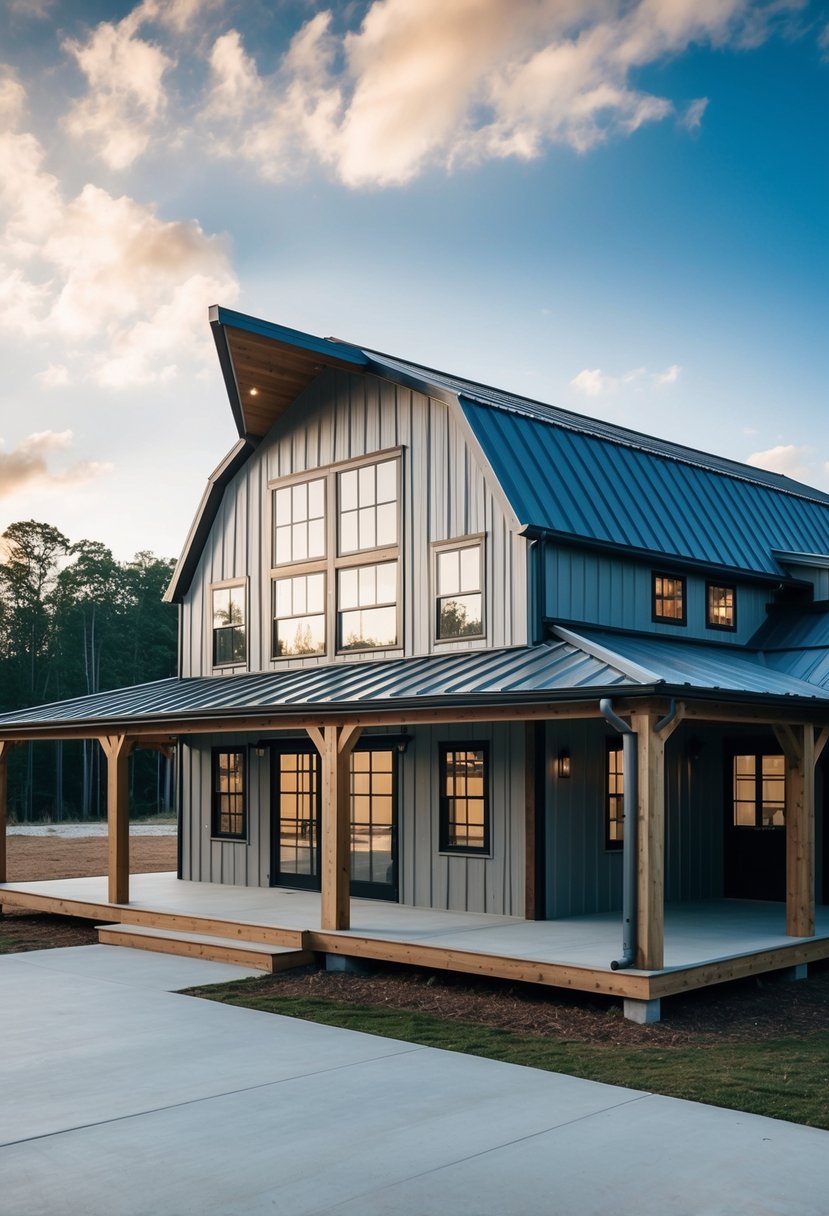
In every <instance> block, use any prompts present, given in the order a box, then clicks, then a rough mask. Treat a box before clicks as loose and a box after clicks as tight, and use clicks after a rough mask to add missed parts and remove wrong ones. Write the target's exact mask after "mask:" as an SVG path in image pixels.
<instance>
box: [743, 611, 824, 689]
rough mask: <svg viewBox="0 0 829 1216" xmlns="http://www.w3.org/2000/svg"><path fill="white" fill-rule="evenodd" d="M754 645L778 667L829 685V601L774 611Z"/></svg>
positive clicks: (790, 674) (801, 678) (800, 676)
mask: <svg viewBox="0 0 829 1216" xmlns="http://www.w3.org/2000/svg"><path fill="white" fill-rule="evenodd" d="M752 645H753V646H757V647H759V648H760V649H761V650H762V651H763V654H764V655H765V658H766V661H767V662H768V664H769V665H770V666H771V667H773V668H774V669H775V670H776V671H780V672H785V673H786V674H787V675H789V676H794V677H795V678H796V679H799V680H808V681H809V683H811V684H817V685H819V686H820V687H821V688H827V689H829V604H825V603H823V604H816V605H815V606H814V608H810V609H807V610H804V611H801V612H786V613H780V614H775V615H774V616H772V617H771V618H770V619H769V620H768V621H767V622H766V624H765V625H764V626H763V628H762V629H760V630H759V631H758V633H757V634H756V635H755V637H754V638H753V639H752Z"/></svg>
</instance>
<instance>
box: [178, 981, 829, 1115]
mask: <svg viewBox="0 0 829 1216" xmlns="http://www.w3.org/2000/svg"><path fill="white" fill-rule="evenodd" d="M256 983H257V981H256V980H253V981H242V982H241V983H237V984H233V985H222V986H218V987H214V988H205V989H202V990H200V992H199V995H200V996H205V997H209V998H210V999H211V1000H217V1001H222V1002H224V1003H226V1004H230V1005H239V1006H242V1007H245V1008H248V1009H259V1010H264V1011H265V1012H268V1013H279V1014H283V1015H286V1016H288V1017H294V1018H303V1019H305V1020H306V1021H311V1022H321V1023H323V1024H324V1025H327V1026H341V1027H343V1028H345V1029H347V1030H358V1031H363V1032H364V1033H367V1034H377V1035H383V1036H385V1037H386V1038H393V1039H402V1040H404V1041H405V1042H409V1043H419V1044H422V1045H424V1046H427V1047H440V1048H442V1049H444V1050H446V1051H460V1052H466V1053H467V1054H469V1055H477V1056H484V1057H486V1058H487V1059H491V1060H503V1061H505V1062H507V1063H509V1064H523V1065H527V1066H528V1067H531V1068H542V1069H547V1070H548V1071H551V1072H562V1073H568V1074H569V1075H571V1076H574V1077H585V1078H587V1079H588V1080H591V1081H603V1082H605V1083H606V1084H609V1085H624V1086H629V1087H630V1088H632V1089H640V1090H647V1091H649V1092H652V1093H658V1094H666V1095H668V1096H670V1097H674V1098H688V1099H691V1100H692V1101H694V1102H707V1103H710V1104H711V1105H712V1106H725V1107H729V1108H731V1109H733V1110H743V1111H748V1112H750V1113H752V1114H757V1115H768V1116H770V1117H771V1118H774V1119H788V1120H790V1121H791V1122H793V1123H804V1124H807V1125H809V1126H812V1127H822V1128H827V1129H829V1100H828V1099H827V1095H829V1030H826V1031H823V1030H822V1031H817V1032H814V1033H811V1034H808V1035H804V1036H802V1037H798V1038H786V1037H782V1036H781V1038H779V1039H776V1040H773V1041H769V1040H768V1039H766V1040H765V1041H764V1042H762V1043H757V1044H754V1043H720V1042H717V1041H716V1040H715V1039H713V1038H712V1036H707V1037H706V1039H705V1041H704V1042H700V1043H699V1044H698V1045H695V1046H693V1047H688V1046H682V1047H671V1046H667V1047H666V1046H661V1045H660V1046H656V1045H654V1044H643V1045H641V1046H635V1047H624V1048H620V1047H618V1046H612V1045H606V1046H605V1045H600V1044H594V1043H578V1042H566V1041H561V1040H553V1039H546V1038H539V1037H538V1036H534V1035H526V1034H517V1033H515V1032H513V1031H510V1030H503V1029H500V1028H496V1027H491V1026H483V1025H478V1024H472V1023H468V1022H457V1021H449V1020H444V1019H442V1018H438V1017H434V1016H432V1015H430V1014H423V1013H417V1012H411V1011H406V1010H399V1009H390V1008H387V1007H385V1006H384V1007H373V1006H369V1005H352V1004H346V1003H340V1002H336V1001H329V1000H323V999H321V998H317V997H275V996H258V995H257V994H256Z"/></svg>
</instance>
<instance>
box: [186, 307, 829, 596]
mask: <svg viewBox="0 0 829 1216" xmlns="http://www.w3.org/2000/svg"><path fill="white" fill-rule="evenodd" d="M210 322H211V326H212V328H213V333H214V337H215V340H216V345H217V349H218V352H219V359H220V363H221V366H222V371H223V374H224V378H225V384H226V386H227V390H228V396H229V399H230V404H231V409H232V411H233V415H234V419H235V421H236V425H237V429H238V431H239V434H240V437H241V438H242V439H243V440H245V443H246V447H245V449H244V451H243V452H242V453H239V455H237V459H236V460H234V461H232V462H230V463H229V464H226V466H225V467H224V469H223V471H222V474H221V476H219V477H218V478H217V476H216V475H214V477H213V479H212V483H211V486H212V488H211V495H210V499H209V501H208V502H207V503H206V505H205V503H203V505H202V508H201V509H200V515H199V517H198V520H197V522H198V527H197V526H195V525H194V528H193V529H191V535H190V537H189V538H188V544H187V545H186V546H185V549H184V551H183V553H182V557H181V559H180V562H179V565H178V566H177V568H176V572H175V574H174V576H173V580H172V582H171V585H170V588H169V589H168V593H167V598H168V599H171V600H178V599H180V598H181V596H182V595H183V594H184V593H185V592H186V590H187V587H188V586H189V583H190V580H191V579H192V576H193V573H194V572H195V568H196V565H197V563H198V558H199V555H200V552H201V548H202V546H203V544H204V541H205V539H206V535H207V531H209V527H210V523H211V522H212V519H213V518H214V517H215V513H216V511H217V510H218V503H219V501H220V499H221V493H223V491H224V488H225V486H226V485H227V483H228V482H229V480H230V478H231V477H232V476H233V473H234V472H235V471H237V470H238V468H239V467H240V460H239V456H241V457H242V462H243V460H244V459H247V457H248V456H249V455H250V454H251V452H252V451H253V449H254V446H255V444H256V442H258V440H259V439H261V438H262V436H263V435H264V434H266V432H267V431H268V430H269V429H270V427H271V426H272V425H273V424H274V423H275V422H277V421H278V420H279V419H280V418H281V417H282V416H283V415H284V413H285V412H286V410H288V409H289V408H290V406H291V405H292V404H293V402H294V401H295V400H296V399H297V397H298V396H299V395H300V394H301V393H302V392H303V391H304V389H305V388H307V387H308V385H309V384H310V383H311V382H312V381H313V380H314V379H315V378H316V376H317V375H319V374H320V372H321V371H322V370H323V369H324V368H329V367H333V368H337V369H340V370H345V371H351V372H364V373H370V374H372V375H376V376H379V377H382V378H384V379H390V380H393V381H395V382H397V383H400V384H405V385H408V386H409V387H412V388H415V389H417V390H418V391H421V392H423V393H425V394H427V395H430V396H433V397H437V398H439V399H441V400H443V401H446V402H447V403H448V404H449V405H450V406H451V407H452V408H454V409H456V410H457V412H458V418H459V419H460V420H461V421H462V423H463V424H464V426H465V429H466V430H467V434H468V435H469V438H470V441H471V443H473V444H474V445H477V448H478V451H479V455H480V457H481V462H482V464H483V465H484V466H485V467H488V469H489V470H491V472H492V474H493V475H494V477H495V478H496V480H497V482H498V484H499V485H500V488H501V490H502V492H503V494H504V496H505V498H506V500H507V503H508V505H509V507H510V510H511V512H512V515H513V517H514V521H513V522H514V525H515V526H516V527H517V528H518V529H519V530H520V531H523V532H526V533H530V534H547V535H549V536H552V537H555V538H557V539H560V540H564V541H571V542H574V543H580V544H589V545H595V546H600V547H603V548H613V549H614V550H620V549H621V550H624V551H626V552H628V553H629V554H630V555H631V556H635V555H647V556H649V557H653V556H654V555H656V556H659V557H663V558H665V559H667V560H669V561H677V562H681V563H688V564H690V565H700V566H702V565H704V566H706V567H708V568H717V569H719V570H721V571H731V572H734V573H742V574H745V575H753V576H759V577H765V578H773V579H781V580H792V578H793V575H792V571H791V569H790V568H789V566H790V563H786V561H785V560H784V552H790V553H795V554H798V553H799V554H804V553H811V554H816V555H826V554H829V494H824V493H822V492H821V491H820V490H816V489H813V488H811V487H810V486H806V485H803V484H802V483H800V482H796V481H793V480H792V479H790V478H788V477H783V476H782V475H780V474H777V473H770V472H766V471H765V470H763V469H757V468H754V467H753V466H750V465H744V464H740V463H738V462H737V461H733V460H728V459H725V458H724V457H719V456H714V455H710V454H708V453H705V452H701V451H698V450H696V449H694V448H687V447H683V446H682V445H680V444H676V443H671V442H669V441H667V440H662V439H656V438H654V437H652V436H649V435H644V434H641V433H640V432H637V431H633V430H630V429H628V428H626V427H621V426H616V425H614V424H612V423H609V422H603V421H601V420H598V419H595V418H588V417H586V416H583V415H581V414H575V413H573V412H571V411H569V410H562V409H558V408H556V407H554V406H549V405H544V404H542V403H541V402H538V401H532V400H529V399H528V398H525V397H520V396H518V395H516V394H512V393H507V392H504V391H502V390H500V389H495V388H491V387H489V386H487V385H483V384H479V383H476V382H475V381H472V380H467V379H463V378H461V377H458V376H453V375H450V374H448V373H446V372H441V371H437V370H436V369H434V368H429V367H425V366H423V365H421V364H417V363H412V362H410V361H407V360H404V359H400V358H397V357H396V356H393V355H387V354H383V353H381V352H379V351H376V350H372V349H371V348H369V347H359V346H356V345H355V344H353V343H348V342H342V341H340V340H338V339H334V338H316V337H313V336H312V335H310V334H304V333H301V332H300V331H299V330H293V329H288V328H286V327H285V326H280V325H274V324H271V323H270V322H266V321H260V320H258V319H256V318H254V317H247V316H245V315H244V314H242V313H237V312H231V311H229V310H227V309H223V308H218V307H214V308H211V310H210Z"/></svg>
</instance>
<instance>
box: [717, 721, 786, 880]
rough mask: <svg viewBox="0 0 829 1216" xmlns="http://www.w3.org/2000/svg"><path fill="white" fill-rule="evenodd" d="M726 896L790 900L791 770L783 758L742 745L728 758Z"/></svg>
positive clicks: (776, 753)
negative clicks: (788, 830)
mask: <svg viewBox="0 0 829 1216" xmlns="http://www.w3.org/2000/svg"><path fill="white" fill-rule="evenodd" d="M725 816H726V818H725V894H726V896H727V897H728V898H731V899H774V900H784V899H785V898H786V764H785V760H784V757H783V756H782V755H781V754H780V753H779V752H774V751H772V750H769V748H766V749H765V750H764V748H763V746H754V747H753V746H750V745H748V744H745V743H743V744H738V745H737V746H736V747H735V748H733V749H730V750H729V751H727V752H726V756H725Z"/></svg>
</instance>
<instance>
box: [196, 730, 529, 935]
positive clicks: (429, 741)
mask: <svg viewBox="0 0 829 1216" xmlns="http://www.w3.org/2000/svg"><path fill="white" fill-rule="evenodd" d="M411 735H412V741H411V743H410V744H409V748H408V751H407V752H406V754H405V755H404V756H401V757H399V759H398V882H399V887H400V902H401V903H403V904H412V905H418V906H421V907H433V908H446V909H451V910H453V911H466V912H493V913H498V914H502V915H512V916H523V914H524V847H525V846H524V726H523V723H510V724H500V723H499V724H494V725H487V724H485V723H484V724H481V723H478V724H475V726H474V727H470V726H466V727H458V726H436V727H429V728H420V729H418V730H414V731H412V732H411ZM480 740H486V741H487V742H489V744H490V749H489V757H490V814H491V827H490V844H491V850H490V856H488V857H471V856H463V855H461V854H445V853H440V852H439V849H438V845H439V835H438V793H439V791H438V745H439V744H440V743H450V742H456V743H460V742H463V743H471V742H473V741H480ZM254 741H255V740H254V738H253V737H252V736H251V737H245V736H241V737H240V736H231V735H215V736H209V737H203V738H199V739H193V740H191V741H190V744H189V745H186V746H185V747H183V748H182V753H183V755H182V786H183V806H184V813H183V822H182V877H183V878H186V879H192V880H194V881H199V882H219V883H230V884H239V885H241V886H254V887H255V886H262V887H266V886H269V885H270V881H271V875H270V862H271V830H270V758H269V754H266V755H265V756H263V757H258V756H257V755H256V752H255V750H254V749H253V747H252V746H250V745H252V744H253V742H254ZM302 742H303V744H304V743H306V742H307V740H305V739H303V740H302ZM220 745H226V746H228V747H232V748H237V747H241V746H244V745H248V746H249V750H248V769H247V774H248V798H247V810H248V839H247V841H241V840H239V841H237V840H214V839H212V838H211V819H210V811H211V788H210V787H211V749H212V748H213V747H217V746H220Z"/></svg>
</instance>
